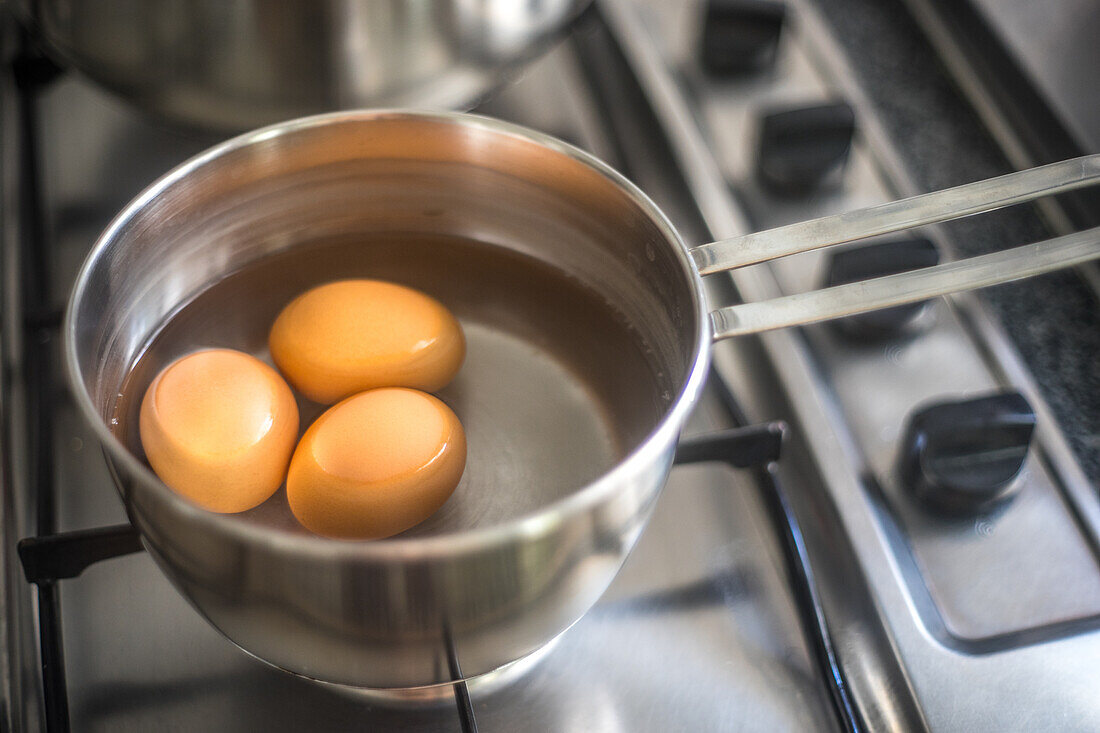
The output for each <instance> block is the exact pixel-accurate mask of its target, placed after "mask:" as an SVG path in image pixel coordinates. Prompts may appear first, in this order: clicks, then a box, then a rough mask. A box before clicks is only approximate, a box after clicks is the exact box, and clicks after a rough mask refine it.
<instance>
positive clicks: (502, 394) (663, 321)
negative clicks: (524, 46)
mask: <svg viewBox="0 0 1100 733" xmlns="http://www.w3.org/2000/svg"><path fill="white" fill-rule="evenodd" d="M1098 176H1100V159H1098V158H1097V157H1092V158H1086V159H1080V160H1077V161H1070V162H1067V163H1062V164H1057V165H1055V166H1050V167H1047V168H1045V169H1036V170H1034V171H1030V172H1025V173H1022V174H1014V175H1012V176H1007V177H1005V178H1002V179H996V180H994V181H990V182H984V183H980V184H973V185H972V186H967V187H962V188H959V189H955V190H953V191H947V192H940V193H936V194H930V195H928V196H925V197H918V198H916V199H912V200H908V201H905V202H899V203H894V204H888V205H886V206H883V207H879V208H878V209H873V210H868V211H862V212H855V213H853V214H847V215H844V216H841V217H834V218H831V219H825V220H819V221H816V222H810V223H806V224H800V225H795V226H793V227H788V228H786V229H784V230H778V231H776V232H764V233H758V234H755V235H750V236H749V237H745V238H743V239H740V240H733V241H728V242H719V243H715V244H710V245H705V246H703V247H701V248H698V249H695V250H693V251H690V252H689V250H688V249H687V248H686V247H685V246H684V244H683V242H682V241H681V240H680V238H679V236H678V235H677V233H676V231H675V230H674V229H673V227H672V226H671V225H670V224H669V222H668V220H667V219H666V218H665V216H664V215H663V214H662V213H661V212H660V211H659V210H658V209H657V207H656V206H654V204H653V203H652V202H651V201H650V200H649V199H648V198H646V196H645V195H644V194H642V193H641V192H640V191H639V190H638V189H637V188H635V187H634V186H633V185H632V184H630V183H629V182H628V181H627V180H625V179H624V178H623V177H622V176H620V175H619V174H618V173H616V172H615V171H614V170H612V169H610V168H609V167H608V166H606V165H604V164H603V163H601V162H600V161H598V160H596V159H594V158H593V157H592V156H590V155H588V154H586V153H584V152H582V151H580V150H578V149H576V148H573V147H570V146H569V145H566V144H565V143H562V142H559V141H557V140H554V139H552V138H549V137H547V136H545V135H542V134H539V133H537V132H533V131H530V130H526V129H523V128H519V127H516V126H514V125H510V124H506V123H503V122H499V121H495V120H491V119H486V118H481V117H473V116H465V115H458V114H429V113H403V112H362V113H359V112H356V113H337V114H329V115H324V116H320V117H313V118H308V119H303V120H298V121H293V122H288V123H285V124H280V125H276V126H274V127H269V128H266V129H263V130H259V131H257V132H252V133H249V134H246V135H244V136H241V137H238V138H236V139H233V140H230V141H229V142H226V143H224V144H222V145H219V146H217V147H215V148H213V149H211V150H210V151H208V152H206V153H204V154H202V155H200V156H199V157H197V158H194V159H192V160H191V161H189V162H187V163H185V164H183V165H181V166H180V167H179V168H177V169H175V170H174V171H172V172H170V173H168V174H167V175H166V176H164V177H163V178H162V179H160V180H159V181H157V182H156V183H154V184H153V185H152V186H151V187H150V188H149V189H148V190H146V191H145V192H144V193H143V194H141V195H140V196H139V197H138V198H137V199H135V200H134V201H133V202H132V203H131V204H130V205H129V206H128V207H127V208H126V209H125V210H124V211H123V212H122V213H121V214H119V216H118V217H117V218H116V219H115V220H114V222H113V223H112V224H111V225H110V226H109V228H108V229H107V230H106V231H105V232H104V233H103V235H102V236H101V238H100V239H99V241H98V242H97V243H96V245H95V247H94V249H93V250H92V252H91V254H90V255H89V256H88V259H87V261H86V262H85V264H84V267H83V269H82V270H81V272H80V275H79V279H78V281H77V284H76V286H75V289H74V291H73V294H72V299H71V301H70V303H69V309H68V313H67V316H66V324H65V330H64V334H65V336H64V338H65V358H66V365H67V370H68V376H69V379H70V381H71V385H72V387H73V389H74V391H75V393H76V397H77V401H78V403H79V405H80V408H81V410H82V411H83V413H84V415H85V417H86V418H87V419H88V420H89V421H90V422H91V423H92V425H93V426H94V428H95V430H96V432H97V435H98V437H99V438H100V440H101V441H102V442H103V445H104V447H105V453H106V456H107V460H108V462H109V464H110V466H111V467H112V469H113V471H114V473H115V476H116V478H117V482H118V486H119V489H120V492H121V494H122V497H123V499H124V501H125V503H126V506H127V509H128V511H129V514H130V517H131V519H132V521H133V523H134V525H135V526H136V527H137V528H138V529H139V530H140V532H141V534H142V536H143V538H144V542H145V545H146V547H147V548H148V550H149V552H150V554H151V555H152V556H153V558H155V560H156V561H157V562H158V563H159V565H160V566H161V568H162V569H163V571H164V572H165V574H166V575H167V576H168V577H169V578H170V579H171V580H172V582H173V583H174V584H175V585H176V587H177V588H178V589H179V590H180V591H181V592H182V593H183V594H184V595H185V596H186V597H187V598H188V599H189V600H190V601H191V603H192V604H193V605H194V606H195V608H196V609H197V610H198V611H199V612H200V613H202V614H203V615H204V616H205V617H206V618H207V619H209V621H210V622H211V623H212V624H213V625H214V626H215V627H216V628H218V629H219V630H220V631H221V632H222V633H223V634H225V635H226V636H227V637H228V638H229V639H231V640H232V641H234V642H235V643H237V644H238V645H239V646H240V647H241V648H243V649H245V650H246V651H248V652H250V653H252V654H254V655H255V656H257V657H259V658H261V659H263V660H266V661H268V662H270V663H271V664H274V665H277V666H279V667H282V668H284V669H287V670H290V671H292V672H296V673H298V674H302V675H306V676H309V677H313V678H316V679H320V680H325V681H329V682H335V683H341V684H346V685H354V686H359V687H367V688H401V689H406V688H416V687H424V686H432V685H443V684H446V683H447V682H449V681H450V679H451V677H450V675H449V674H448V663H447V649H448V644H450V645H452V646H453V649H454V651H455V653H456V655H457V657H458V659H459V660H460V662H461V668H462V672H463V674H464V675H466V676H468V677H469V676H474V675H480V674H482V673H486V672H489V671H491V670H494V669H496V668H499V667H500V666H502V665H504V664H506V663H508V662H512V661H513V660H516V659H519V658H521V657H523V656H524V655H527V654H529V653H531V652H533V651H535V650H536V649H538V648H540V647H541V646H542V645H544V644H546V643H547V642H548V641H549V640H551V639H552V638H554V637H555V636H556V635H557V634H559V633H561V632H562V631H564V630H565V629H566V628H568V626H569V625H570V624H572V623H573V622H574V621H576V620H577V619H578V618H580V617H581V615H582V614H584V613H585V611H586V610H587V609H588V608H589V607H591V606H592V604H593V603H594V602H595V601H596V599H597V598H598V597H599V596H600V594H601V593H602V592H603V591H604V589H605V588H606V587H607V585H608V584H609V583H610V582H611V579H612V578H613V576H614V575H615V573H616V572H617V571H618V569H619V567H620V565H621V564H622V562H623V559H624V558H625V556H626V554H627V553H628V552H629V551H630V549H631V547H632V546H633V545H634V543H635V541H636V540H637V538H638V536H639V533H640V532H641V531H642V528H643V527H644V525H645V523H646V520H647V519H648V517H649V515H650V512H651V510H652V509H653V506H654V501H655V499H656V497H657V495H658V493H659V491H660V489H661V486H662V485H663V483H664V481H665V478H666V475H667V473H668V470H669V466H670V464H671V461H672V457H673V453H674V450H675V447H676V443H677V439H678V436H679V434H680V430H681V428H682V426H683V425H684V422H685V420H686V419H687V417H688V414H689V413H690V411H691V409H692V406H693V404H694V402H695V400H696V397H697V395H698V394H699V391H700V388H701V386H702V383H703V380H704V376H705V374H706V371H707V365H708V358H709V350H710V344H711V341H712V339H715V338H722V337H724V336H728V335H732V334H735V333H746V332H751V331H755V330H760V329H762V328H768V327H779V326H785V325H791V324H795V323H803V322H807V321H809V320H814V319H818V318H821V317H835V316H838V315H844V314H848V313H853V312H857V311H859V310H862V309H867V308H874V307H884V306H889V305H896V304H898V303H901V302H906V301H909V300H918V299H923V298H927V297H929V296H931V295H934V294H937V293H944V292H949V291H952V290H957V289H961V288H965V287H973V286H976V285H981V284H990V283H992V282H996V281H1003V280H1006V279H1010V278H1014V277H1020V276H1024V275H1027V274H1034V273H1035V272H1038V271H1042V270H1045V269H1051V268H1053V267H1058V266H1064V265H1066V264H1070V263H1072V262H1076V261H1081V260H1082V259H1086V258H1088V257H1095V256H1098V255H1100V243H1098V242H1097V232H1096V231H1091V232H1087V233H1085V234H1083V235H1074V236H1071V237H1068V238H1063V239H1060V240H1052V241H1051V242H1047V243H1043V244H1038V245H1029V247H1030V249H1028V248H1017V249H1015V250H1011V251H1009V252H1004V253H998V254H994V255H989V256H987V257H984V258H979V259H978V260H972V261H968V262H967V263H965V264H960V263H951V264H947V265H943V266H940V267H939V268H934V269H932V270H928V271H920V272H918V273H909V274H905V275H900V276H895V277H893V278H887V279H884V280H881V281H873V282H872V283H870V284H856V285H854V286H843V287H841V288H836V289H831V290H827V291H821V292H820V293H818V294H812V295H808V296H795V297H794V298H792V299H783V300H780V301H770V302H769V303H765V304H756V303H753V304H746V305H738V306H733V307H732V308H723V309H721V310H718V311H715V312H714V313H711V312H709V309H708V307H707V305H706V303H705V302H704V297H703V294H702V288H701V280H700V273H703V274H705V273H709V272H714V271H717V270H720V269H723V268H727V267H731V266H735V265H740V264H748V263H751V262H755V261H760V260H762V259H767V258H769V257H771V256H773V255H776V254H784V253H788V252H792V251H796V250H799V249H803V248H805V247H807V246H816V245H820V244H824V243H831V242H839V241H846V240H850V239H853V238H858V237H861V236H869V235H873V234H878V233H883V232H886V231H890V230H892V229H896V228H898V227H904V226H913V225H918V224H922V223H928V222H931V221H939V220H943V219H946V218H950V217H952V216H957V215H960V214H966V213H974V212H975V211H978V210H981V209H984V208H990V207H994V206H999V205H1005V204H1007V203H1012V202H1015V201H1020V200H1025V199H1026V198H1029V197H1033V196H1035V195H1038V193H1039V192H1054V191H1057V190H1066V189H1067V188H1070V187H1075V186H1079V185H1084V183H1086V182H1087V181H1089V180H1091V179H1096V178H1097V177H1098ZM349 276H369V277H379V278H384V279H392V280H397V281H400V282H404V283H407V284H410V285H412V286H414V287H418V288H421V289H423V290H425V291H427V292H429V293H431V294H432V295H434V296H435V297H437V298H439V299H440V300H442V301H443V302H444V303H445V304H446V305H447V306H448V307H450V308H451V309H452V310H453V311H454V312H455V313H456V314H457V315H458V316H459V318H460V319H461V320H462V322H463V325H464V328H465V330H466V334H467V339H468V345H469V346H468V360H467V363H466V364H465V365H464V367H463V369H462V371H461V372H460V374H459V377H458V378H457V379H456V381H455V382H454V383H453V384H451V385H450V386H448V387H447V388H446V389H445V390H444V391H443V392H442V397H443V398H444V399H445V400H446V401H447V402H448V403H449V404H450V405H451V406H452V407H453V408H454V410H455V412H456V413H457V414H458V415H459V416H460V418H461V419H462V421H463V423H464V424H465V426H466V429H467V435H468V440H469V458H468V462H467V466H468V467H467V470H466V474H465V475H464V477H463V480H462V483H461V484H460V485H459V488H458V490H457V491H456V493H455V495H454V496H453V497H452V499H451V500H450V501H449V502H448V503H447V504H446V505H445V506H444V508H443V509H442V510H441V511H440V512H439V513H438V514H436V515H435V516H434V517H432V518H431V519H430V520H428V521H427V522H426V523H424V524H423V525H421V526H419V527H417V528H414V529H413V530H410V531H409V532H407V533H406V534H404V535H401V536H398V537H395V538H392V539H387V540H382V541H374V542H361V543H354V542H343V541H334V540H329V539H323V538H320V537H315V536H312V535H309V534H308V533H306V532H305V531H304V530H301V529H300V528H298V527H297V526H296V524H295V523H294V521H293V519H292V518H290V514H289V512H288V511H287V509H286V504H285V502H286V500H285V496H284V494H283V492H279V493H278V494H276V496H275V497H273V498H272V500H270V501H269V502H267V503H266V504H264V505H262V506H261V507H259V508H257V509H255V510H252V511H250V512H246V513H245V514H242V515H232V516H229V515H220V514H213V513H210V512H207V511H205V510H203V509H200V508H198V507H197V506H195V505H193V504H191V503H189V502H188V501H187V500H185V499H183V498H182V497H180V496H179V495H177V494H175V493H174V492H172V491H170V490H169V489H168V488H166V487H165V486H164V485H163V484H162V483H161V482H160V481H159V480H158V479H157V477H156V476H155V475H154V474H153V473H152V472H151V471H150V470H149V468H148V466H147V465H146V464H145V463H144V462H143V460H142V458H141V447H140V444H139V442H138V441H137V439H136V436H135V434H136V432H137V431H136V429H135V427H136V416H135V411H134V404H135V403H136V402H137V401H138V400H140V395H141V393H142V392H143V391H144V389H145V386H146V385H147V384H148V383H149V381H150V379H151V378H152V375H153V374H154V373H155V372H156V371H157V370H159V368H160V367H162V366H163V365H164V364H166V363H167V362H169V361H170V360H172V359H174V358H175V357H177V356H179V355H181V354H183V353H186V352H187V351H190V350H192V349H194V348H197V347H199V346H218V345H225V346H233V347H236V348H243V349H248V350H252V351H253V352H254V353H257V354H259V355H261V356H265V353H264V348H265V338H266V334H267V331H268V328H269V327H270V324H271V321H272V319H273V317H274V315H275V314H276V313H277V312H278V309H279V308H281V307H282V305H284V304H285V303H286V302H287V301H288V300H290V299H291V298H292V297H293V296H295V295H296V294H298V293H299V292H301V291H302V290H303V289H305V288H307V287H309V286H311V285H313V284H316V283H319V282H323V281H326V280H331V279H335V278H341V277H349ZM166 323H167V324H168V325H167V326H165V324H166ZM135 395H136V396H137V400H135V399H134V396H135ZM302 409H303V427H304V426H305V425H306V424H308V422H309V418H310V416H311V414H312V413H311V412H310V411H311V410H313V412H316V408H315V406H314V407H311V406H310V405H305V404H303V407H302Z"/></svg>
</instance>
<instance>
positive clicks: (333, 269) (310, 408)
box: [115, 234, 670, 536]
mask: <svg viewBox="0 0 1100 733" xmlns="http://www.w3.org/2000/svg"><path fill="white" fill-rule="evenodd" d="M352 277H370V278H377V279H383V280H389V281H393V282H398V283H402V284H405V285H409V286H412V287H415V288H418V289H420V290H422V291H424V292H426V293H428V294H430V295H432V296H433V297H435V298H437V299H438V300H440V301H441V302H443V303H444V304H445V305H446V306H447V307H448V308H450V309H451V311H452V312H453V313H455V315H456V316H457V317H458V318H459V320H460V321H461V323H462V326H463V329H464V331H465V333H466V338H467V356H466V362H465V364H464V365H463V367H462V369H461V371H460V372H459V375H458V377H456V379H455V380H454V381H453V382H452V383H451V384H449V385H448V386H447V387H445V388H444V389H443V390H441V391H440V392H439V393H438V394H439V397H440V398H442V399H443V401H444V402H446V403H447V404H448V405H450V406H451V408H452V409H453V410H454V411H455V413H456V414H457V415H458V416H459V419H460V420H461V421H462V423H463V426H464V427H465V429H466V433H467V438H468V443H469V445H468V460H467V464H466V471H465V473H464V475H463V477H462V481H461V482H460V483H459V486H458V489H457V490H456V491H455V493H454V495H453V496H452V497H451V499H450V500H449V501H448V502H447V504H446V505H444V507H443V508H442V509H441V510H440V511H438V512H437V513H436V514H435V515H434V516H433V517H431V518H430V519H428V520H427V521H425V522H424V523H422V524H421V525H419V526H417V527H414V528H413V529H411V530H409V531H408V532H406V533H405V535H403V536H411V535H427V534H439V533H442V532H446V531H451V530H456V529H465V528H470V527H475V526H488V525H492V524H495V523H499V522H502V521H505V520H507V519H509V518H513V517H517V516H521V515H523V514H526V513H529V512H531V511H533V510H536V509H538V508H540V507H542V506H545V505H546V504H548V503H550V502H552V501H554V500H556V499H558V498H560V497H562V496H564V495H566V494H568V493H569V492H571V491H574V490H576V489H577V488H579V487H581V486H584V485H585V484H586V483H588V482H590V481H591V480H592V479H594V478H596V477H597V476H599V475H600V474H601V473H603V472H605V471H606V470H608V469H609V468H610V467H611V466H613V465H614V464H615V462H617V461H618V460H620V459H621V458H622V457H623V456H624V455H625V454H626V453H627V452H629V450H630V449H631V448H632V447H633V446H635V445H636V444H637V443H638V442H639V441H640V440H641V439H642V438H644V436H645V435H646V434H647V433H648V432H649V431H650V430H651V429H652V428H653V427H654V425H655V424H656V422H657V421H658V420H659V418H660V416H661V413H662V411H663V409H665V407H666V404H665V403H663V402H662V401H661V400H660V399H658V398H657V397H654V396H655V395H661V394H662V392H664V393H667V392H668V391H669V390H670V385H668V384H661V383H659V381H658V377H657V374H664V373H667V370H666V371H665V372H661V370H659V369H655V368H654V367H653V366H651V365H650V362H649V357H647V349H645V348H644V345H643V344H641V343H639V340H638V337H637V335H636V333H637V332H636V331H635V330H634V329H631V328H629V327H628V326H627V324H626V323H625V321H624V319H623V317H621V316H620V315H619V314H618V313H617V312H616V311H615V309H613V308H612V307H611V306H610V305H609V304H608V303H607V302H606V301H605V299H604V298H602V297H601V296H600V295H599V294H598V293H596V292H594V291H593V290H592V289H589V288H587V287H585V286H583V285H581V284H580V283H579V282H577V281H576V280H575V279H572V278H570V277H567V276H566V275H565V274H564V273H562V272H560V271H558V270H556V269H554V268H552V267H550V266H548V265H546V264H543V263H541V262H539V261H537V260H535V259H533V258H530V257H526V256H523V255H519V254H516V253H514V252H511V251H508V250H505V249H502V248H499V247H493V246H489V245H485V244H481V243H478V242H475V241H472V240H469V239H464V238H458V237H450V236H425V235H423V234H417V235H415V236H397V235H386V236H374V237H372V238H370V240H369V241H366V240H364V239H363V238H361V237H359V238H347V239H341V240H333V241H325V242H317V243H312V244H310V245H308V246H299V247H296V248H294V249H292V250H290V251H288V252H286V253H283V254H281V255H278V256H275V257H270V258H266V259H264V260H262V261H260V262H258V263H256V264H254V265H251V266H249V267H246V268H245V269H243V270H241V271H239V272H236V273H234V274H232V275H230V276H229V277H226V278H224V279H223V280H221V281H219V282H217V283H216V284H214V285H213V286H211V287H209V288H208V289H206V290H204V291H203V292H201V293H200V294H199V295H198V296H197V297H195V298H194V299H192V300H191V301H190V302H189V303H188V304H187V305H185V306H184V307H183V308H181V309H180V310H179V311H177V312H176V313H175V315H174V316H173V317H171V318H170V319H169V320H168V321H167V322H166V323H165V324H164V325H163V326H162V327H161V328H160V329H159V330H158V331H157V333H156V335H155V336H154V337H153V339H152V340H151V341H150V343H149V345H148V347H147V348H146V349H144V350H143V353H142V356H141V357H140V358H139V360H138V361H137V363H136V364H135V365H134V367H133V369H132V370H131V372H130V376H129V377H128V378H127V380H126V383H125V385H124V386H123V389H122V390H121V395H122V396H121V397H120V399H119V401H118V403H117V405H116V410H115V416H116V419H117V427H116V431H117V432H118V434H119V436H120V438H121V439H122V440H123V442H124V443H125V444H126V445H127V446H128V447H129V448H130V450H131V451H133V452H134V453H135V454H136V455H138V456H139V457H143V452H142V449H141V444H140V440H139V438H138V435H137V430H136V426H137V413H138V408H139V406H140V402H141V397H142V395H144V393H145V390H146V388H147V387H148V385H149V383H150V382H151V380H152V378H153V377H154V376H155V375H156V374H157V373H158V372H159V371H160V370H161V369H162V368H163V367H164V366H165V365H167V364H168V363H170V362H171V361H173V360H174V359H176V358H178V357H180V356H182V355H184V354H187V353H189V352H191V351H194V350H196V349H200V348H204V347H228V348H235V349H240V350H242V351H246V352H249V353H252V354H254V355H256V356H258V357H259V358H261V359H263V360H264V361H266V362H268V363H271V360H270V356H269V354H268V353H267V334H268V330H269V329H270V327H271V323H272V322H273V320H274V318H275V316H276V315H277V314H278V312H279V310H280V309H281V308H282V307H283V306H284V305H285V304H286V303H287V302H289V301H290V300H291V299H292V298H293V297H294V296H296V295H297V294H299V293H301V292H302V291H304V290H306V289H308V288H309V287H312V286H314V285H317V284H320V283H323V282H328V281H331V280H336V279H342V278H352ZM323 409H324V407H323V406H321V405H318V404H316V403H313V402H310V401H308V400H306V399H304V398H302V397H301V396H299V410H300V414H301V430H302V431H304V430H305V429H306V428H307V427H308V426H309V425H310V423H311V422H312V421H313V419H314V418H316V417H317V415H319V414H320V413H321V411H322V410H323ZM240 516H241V517H242V518H243V519H245V520H247V521H253V522H259V523H263V524H265V525H268V526H274V527H278V528H281V529H284V530H286V531H292V532H305V531H306V530H304V529H302V528H301V527H300V526H299V525H298V523H297V521H296V520H295V519H294V518H293V516H292V515H291V514H290V511H289V508H288V507H287V504H286V493H285V490H284V489H282V488H280V490H279V491H278V492H276V494H275V495H274V496H273V497H272V498H271V499H270V500H268V501H267V502H265V503H264V504H262V505H260V506H259V507H257V508H255V509H253V510H251V511H248V512H244V513H243V514H241V515H240Z"/></svg>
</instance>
